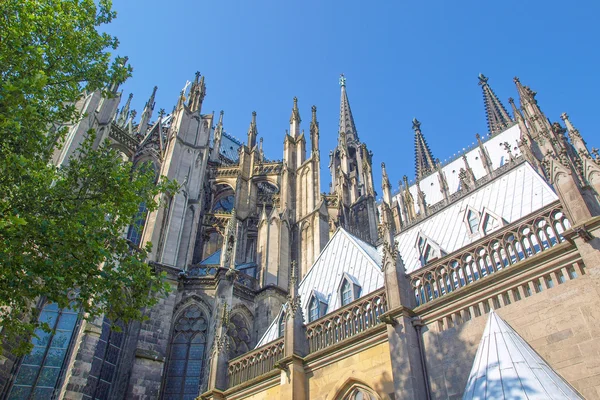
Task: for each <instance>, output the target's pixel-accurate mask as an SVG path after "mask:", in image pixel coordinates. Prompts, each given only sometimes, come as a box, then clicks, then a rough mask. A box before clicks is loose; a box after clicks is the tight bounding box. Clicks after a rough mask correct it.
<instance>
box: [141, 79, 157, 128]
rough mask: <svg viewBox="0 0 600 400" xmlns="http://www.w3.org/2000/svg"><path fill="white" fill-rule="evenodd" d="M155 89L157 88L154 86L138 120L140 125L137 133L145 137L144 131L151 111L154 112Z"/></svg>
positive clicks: (150, 116)
mask: <svg viewBox="0 0 600 400" xmlns="http://www.w3.org/2000/svg"><path fill="white" fill-rule="evenodd" d="M157 89H158V86H154V90H152V94H151V95H150V98H149V99H148V101H147V102H146V105H145V106H144V111H143V112H142V116H141V118H140V125H139V126H138V133H139V134H140V135H143V136H145V135H146V129H148V123H149V122H150V118H152V111H154V105H155V102H154V98H155V97H156V90H157Z"/></svg>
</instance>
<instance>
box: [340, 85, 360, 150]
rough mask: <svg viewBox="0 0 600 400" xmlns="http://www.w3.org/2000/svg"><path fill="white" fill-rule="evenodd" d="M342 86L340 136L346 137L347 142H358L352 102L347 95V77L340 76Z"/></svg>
mask: <svg viewBox="0 0 600 400" xmlns="http://www.w3.org/2000/svg"><path fill="white" fill-rule="evenodd" d="M340 86H341V88H342V95H341V98H340V129H339V132H340V136H344V139H345V141H346V142H348V141H352V140H355V141H358V132H357V131H356V126H355V125H354V117H352V110H351V109H350V102H349V101H348V94H347V93H346V77H344V74H341V75H340Z"/></svg>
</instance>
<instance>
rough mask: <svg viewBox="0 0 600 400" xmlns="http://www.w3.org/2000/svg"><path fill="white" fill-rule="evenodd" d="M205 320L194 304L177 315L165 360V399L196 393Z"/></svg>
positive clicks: (181, 398)
mask: <svg viewBox="0 0 600 400" xmlns="http://www.w3.org/2000/svg"><path fill="white" fill-rule="evenodd" d="M206 329H207V320H206V317H205V316H204V313H203V312H202V311H201V310H200V307H198V306H197V305H192V306H190V307H188V308H187V309H186V310H185V311H184V312H183V314H182V315H181V316H180V317H179V318H178V319H177V322H176V323H175V328H174V330H173V336H172V340H171V346H170V351H169V362H168V364H167V373H166V378H165V379H166V382H165V393H164V396H163V398H164V399H165V400H193V399H195V398H196V397H197V396H198V394H199V389H200V381H201V378H202V375H203V369H204V365H203V363H204V353H205V350H206Z"/></svg>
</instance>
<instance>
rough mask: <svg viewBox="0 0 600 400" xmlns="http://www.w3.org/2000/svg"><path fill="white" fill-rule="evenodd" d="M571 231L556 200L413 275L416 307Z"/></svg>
mask: <svg viewBox="0 0 600 400" xmlns="http://www.w3.org/2000/svg"><path fill="white" fill-rule="evenodd" d="M569 228H570V223H569V221H568V220H567V217H566V216H565V214H564V212H563V210H562V207H561V204H560V202H559V201H556V202H554V203H552V204H550V205H548V206H546V207H544V208H542V209H541V210H539V211H538V212H536V213H535V214H533V215H529V216H527V217H525V218H522V219H520V220H518V221H515V222H514V223H512V224H510V225H508V226H506V227H504V228H502V229H500V230H498V231H497V232H495V233H493V234H491V235H488V236H486V237H485V238H483V239H481V240H479V241H477V242H475V243H472V244H470V245H469V246H467V247H465V248H463V249H462V250H459V251H457V252H454V253H452V254H451V255H449V256H446V257H444V258H441V259H439V260H436V261H434V262H432V263H431V264H430V265H428V266H427V267H425V268H421V269H418V270H416V271H414V272H412V273H411V274H410V275H409V276H410V283H411V286H412V290H413V293H414V296H415V298H416V301H417V305H422V304H425V303H427V302H430V301H433V300H435V299H438V298H440V297H442V296H444V295H446V294H448V293H451V292H455V291H457V290H460V289H461V288H463V287H465V286H468V285H470V284H472V283H474V282H475V281H478V280H480V279H483V278H486V277H487V276H489V275H491V274H494V273H496V272H498V271H500V270H503V269H505V268H508V267H510V266H512V265H514V264H516V263H518V262H520V261H523V260H526V259H528V258H530V257H532V256H534V255H536V254H538V253H541V252H543V251H546V250H548V249H550V248H552V247H554V246H556V245H558V244H560V243H562V242H564V241H565V238H564V237H563V236H562V233H563V232H564V231H566V230H567V229H569Z"/></svg>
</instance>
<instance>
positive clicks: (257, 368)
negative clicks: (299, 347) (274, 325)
mask: <svg viewBox="0 0 600 400" xmlns="http://www.w3.org/2000/svg"><path fill="white" fill-rule="evenodd" d="M282 358H283V338H281V339H278V340H276V341H273V342H271V343H267V344H266V345H264V346H261V347H259V348H258V349H255V350H253V351H251V352H250V353H247V354H244V355H242V356H240V357H237V358H234V359H233V360H231V361H229V367H228V374H229V387H233V386H235V385H239V384H240V383H242V382H247V381H249V380H251V379H254V378H256V377H258V376H261V375H264V374H266V373H269V372H271V371H273V370H274V369H275V366H276V364H277V362H278V361H279V360H281V359H282Z"/></svg>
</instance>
